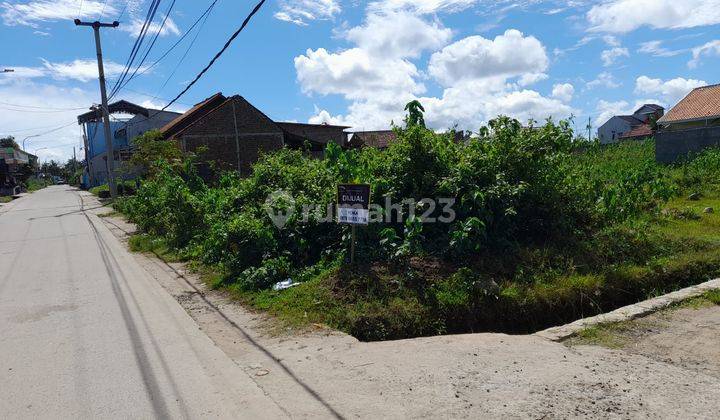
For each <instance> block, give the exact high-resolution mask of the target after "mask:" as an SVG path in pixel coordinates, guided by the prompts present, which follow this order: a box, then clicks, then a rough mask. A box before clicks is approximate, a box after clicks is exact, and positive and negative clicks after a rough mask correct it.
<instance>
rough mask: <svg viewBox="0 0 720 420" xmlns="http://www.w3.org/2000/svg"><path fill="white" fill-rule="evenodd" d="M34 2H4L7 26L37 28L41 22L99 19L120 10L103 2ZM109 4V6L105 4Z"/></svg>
mask: <svg viewBox="0 0 720 420" xmlns="http://www.w3.org/2000/svg"><path fill="white" fill-rule="evenodd" d="M80 3H81V2H80V0H34V1H28V2H13V3H10V2H3V3H2V4H1V5H0V7H1V8H2V9H3V11H2V15H1V16H2V20H3V23H4V24H5V25H9V26H14V25H26V26H31V27H37V25H38V23H39V22H48V21H57V20H72V19H75V18H80V19H83V18H89V17H93V18H97V17H98V16H100V14H101V13H102V12H103V11H104V12H105V14H107V15H115V14H117V13H118V10H117V9H116V8H115V7H114V6H113V5H112V4H110V3H108V2H104V1H101V0H86V1H83V2H82V8H81V7H80ZM105 3H107V4H105Z"/></svg>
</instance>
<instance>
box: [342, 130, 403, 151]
mask: <svg viewBox="0 0 720 420" xmlns="http://www.w3.org/2000/svg"><path fill="white" fill-rule="evenodd" d="M396 138H397V135H396V134H395V132H394V131H392V130H376V131H355V132H352V133H349V135H348V147H349V148H353V149H355V148H360V147H374V148H376V149H380V150H383V149H387V147H388V145H389V144H390V143H392V142H393V141H395V139H396Z"/></svg>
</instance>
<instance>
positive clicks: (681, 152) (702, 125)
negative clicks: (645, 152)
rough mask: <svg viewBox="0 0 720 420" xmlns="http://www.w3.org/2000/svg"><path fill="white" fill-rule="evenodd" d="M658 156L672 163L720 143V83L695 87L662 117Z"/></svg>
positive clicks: (656, 144)
mask: <svg viewBox="0 0 720 420" xmlns="http://www.w3.org/2000/svg"><path fill="white" fill-rule="evenodd" d="M657 123H658V133H657V134H656V135H655V159H656V160H657V161H658V162H664V163H671V162H675V161H677V160H680V159H682V158H685V157H687V156H688V155H690V154H692V153H699V152H702V151H703V150H705V149H707V148H708V147H713V146H719V145H720V84H717V85H711V86H704V87H699V88H695V89H693V91H692V92H690V93H689V94H688V95H687V96H686V97H685V98H683V99H682V100H681V101H680V102H678V104H677V105H675V106H674V107H673V108H672V109H671V110H670V111H669V112H668V113H667V114H665V115H664V116H663V117H662V118H660V119H659V120H658V122H657Z"/></svg>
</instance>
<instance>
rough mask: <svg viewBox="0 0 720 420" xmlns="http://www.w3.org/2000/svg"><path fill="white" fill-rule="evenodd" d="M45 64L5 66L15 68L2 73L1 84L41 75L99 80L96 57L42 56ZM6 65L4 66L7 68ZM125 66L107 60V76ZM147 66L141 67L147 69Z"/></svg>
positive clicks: (116, 73) (68, 78) (114, 74)
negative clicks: (59, 59) (52, 58)
mask: <svg viewBox="0 0 720 420" xmlns="http://www.w3.org/2000/svg"><path fill="white" fill-rule="evenodd" d="M41 60H42V62H43V65H42V66H38V67H15V66H5V67H7V68H11V69H14V70H15V71H14V72H12V73H0V85H2V84H8V83H9V82H13V81H18V80H30V79H36V78H41V77H50V78H53V79H56V80H77V81H80V82H89V81H93V80H97V78H98V68H97V61H95V59H89V60H82V59H76V60H73V61H68V62H50V61H48V60H45V59H44V58H41ZM5 67H4V68H5ZM124 68H125V67H124V66H123V65H122V64H118V63H115V62H113V61H105V62H104V69H105V76H106V77H108V78H111V77H114V76H117V75H119V74H120V73H121V72H122V71H123V69H124ZM146 69H147V66H143V67H141V70H146Z"/></svg>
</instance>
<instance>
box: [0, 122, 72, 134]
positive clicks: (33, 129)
mask: <svg viewBox="0 0 720 420" xmlns="http://www.w3.org/2000/svg"><path fill="white" fill-rule="evenodd" d="M76 123H77V121H75V120H73V121H72V122H71V123H69V124H68V125H65V126H63V127H61V128H65V127H68V126H70V125H71V124H76ZM50 127H55V126H54V125H48V126H44V127H33V128H21V129H19V130H10V131H3V133H5V134H11V133H21V132H23V131H35V130H44V129H46V128H50Z"/></svg>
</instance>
